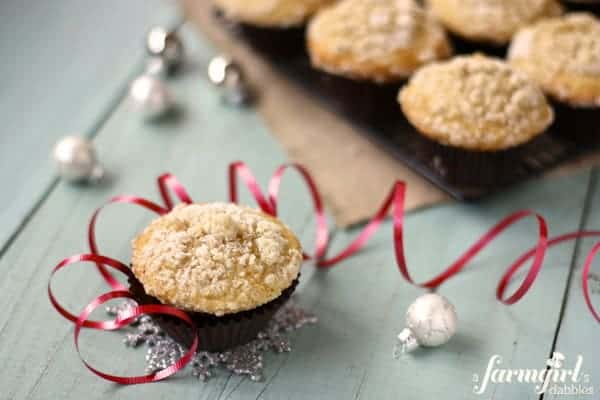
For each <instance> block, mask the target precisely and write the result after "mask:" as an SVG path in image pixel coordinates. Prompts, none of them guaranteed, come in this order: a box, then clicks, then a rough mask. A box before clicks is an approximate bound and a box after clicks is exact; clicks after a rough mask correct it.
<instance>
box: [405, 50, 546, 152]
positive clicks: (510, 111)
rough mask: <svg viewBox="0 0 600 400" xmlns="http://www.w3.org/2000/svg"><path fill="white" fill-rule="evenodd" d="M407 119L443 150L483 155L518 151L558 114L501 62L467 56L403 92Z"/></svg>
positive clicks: (437, 67)
mask: <svg viewBox="0 0 600 400" xmlns="http://www.w3.org/2000/svg"><path fill="white" fill-rule="evenodd" d="M399 100H400V102H401V104H402V108H403V110H404V111H405V113H406V114H407V117H408V118H409V119H410V120H411V122H413V124H415V125H417V127H420V128H424V130H425V131H426V132H425V133H428V134H429V135H430V136H433V137H434V139H436V140H438V141H440V142H441V143H443V144H450V145H455V146H459V147H464V148H469V149H478V150H497V149H503V148H508V147H512V146H516V145H518V144H521V143H523V142H525V141H527V140H529V139H530V138H531V137H532V136H534V135H536V134H538V133H539V132H540V131H541V130H543V129H545V128H546V127H547V126H548V125H549V124H550V123H551V121H552V119H553V114H552V110H551V108H550V107H549V105H548V103H547V101H546V99H545V97H544V95H543V93H542V92H541V90H540V89H539V88H538V87H537V86H536V85H535V84H534V83H532V82H531V81H530V80H529V79H528V78H527V77H526V76H525V75H524V74H522V73H519V72H516V71H514V70H513V69H512V68H510V66H508V65H507V64H506V63H504V62H503V61H501V60H499V59H493V58H489V57H485V56H482V55H474V56H461V57H455V58H454V59H452V60H450V61H448V62H443V63H434V64H430V65H428V66H426V67H423V68H422V69H420V70H419V71H417V73H416V74H415V75H413V77H412V79H411V80H410V82H409V84H408V85H406V86H405V87H404V88H403V89H402V90H401V92H400V96H399Z"/></svg>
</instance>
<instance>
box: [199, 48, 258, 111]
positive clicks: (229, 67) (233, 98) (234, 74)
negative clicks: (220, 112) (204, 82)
mask: <svg viewBox="0 0 600 400" xmlns="http://www.w3.org/2000/svg"><path fill="white" fill-rule="evenodd" d="M208 79H209V80H210V81H211V82H212V83H213V84H214V85H215V86H217V87H220V88H221V90H222V92H221V96H222V98H223V100H224V101H225V102H226V103H228V104H231V105H235V106H242V105H247V104H248V103H249V102H250V100H251V97H252V93H251V90H250V88H249V86H248V84H247V83H246V79H245V77H244V73H243V70H242V67H241V66H240V65H239V64H238V63H236V62H235V61H234V60H232V59H231V58H229V57H228V56H225V55H219V56H216V57H214V58H213V59H212V60H211V61H210V63H209V64H208Z"/></svg>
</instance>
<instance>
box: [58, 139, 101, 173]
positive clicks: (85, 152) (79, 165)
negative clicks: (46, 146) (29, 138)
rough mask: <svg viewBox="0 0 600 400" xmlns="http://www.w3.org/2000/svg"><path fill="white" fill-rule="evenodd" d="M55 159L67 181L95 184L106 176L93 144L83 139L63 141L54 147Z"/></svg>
mask: <svg viewBox="0 0 600 400" xmlns="http://www.w3.org/2000/svg"><path fill="white" fill-rule="evenodd" d="M53 158H54V163H55V164H56V167H57V169H58V173H59V174H60V176H61V177H62V178H63V179H65V180H67V181H70V182H95V181H98V180H100V179H101V178H102V176H103V175H104V170H103V169H102V167H101V166H100V164H99V163H98V160H97V158H96V152H95V151H94V147H93V146H92V143H91V142H90V141H89V140H87V139H85V138H83V137H79V136H67V137H65V138H63V139H61V140H60V141H59V142H58V143H56V145H55V146H54V152H53Z"/></svg>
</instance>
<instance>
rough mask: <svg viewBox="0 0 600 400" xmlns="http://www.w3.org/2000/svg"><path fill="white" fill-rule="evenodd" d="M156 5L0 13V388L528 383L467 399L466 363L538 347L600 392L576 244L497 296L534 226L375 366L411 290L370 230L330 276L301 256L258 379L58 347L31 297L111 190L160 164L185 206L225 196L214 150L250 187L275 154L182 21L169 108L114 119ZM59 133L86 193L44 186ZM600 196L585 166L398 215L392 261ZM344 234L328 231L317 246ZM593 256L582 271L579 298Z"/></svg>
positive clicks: (519, 357)
mask: <svg viewBox="0 0 600 400" xmlns="http://www.w3.org/2000/svg"><path fill="white" fill-rule="evenodd" d="M172 6H173V4H170V3H161V2H158V1H154V0H153V1H142V0H135V1H134V0H130V1H127V2H122V1H116V0H107V1H102V2H98V1H89V0H86V1H80V0H77V1H75V0H69V1H63V2H40V1H38V2H34V1H31V0H27V1H18V0H9V1H5V2H3V3H2V5H0V22H1V23H0V56H1V59H2V63H0V76H1V77H2V78H1V79H2V85H1V88H0V113H1V114H0V115H1V116H2V120H3V127H2V134H1V135H0V178H1V181H2V185H3V189H2V196H1V197H0V249H1V250H0V251H1V252H0V271H2V278H0V304H2V305H3V312H2V313H0V360H1V365H2V366H3V371H2V373H1V374H0V399H82V398H85V399H88V400H92V399H108V398H115V399H117V398H118V399H147V400H155V399H247V398H251V399H254V398H256V399H258V398H260V399H321V398H323V399H426V400H429V399H457V400H458V399H461V400H462V399H537V398H539V397H540V396H538V395H537V394H536V393H535V390H534V387H533V385H531V384H519V383H513V384H497V385H491V386H490V387H489V388H488V390H487V391H486V392H485V393H483V394H482V395H477V394H474V393H473V385H474V384H473V375H474V374H478V375H480V376H481V375H482V374H484V372H485V370H486V367H487V364H488V361H489V359H490V357H491V356H492V355H494V354H498V355H500V356H502V357H503V363H502V367H503V368H512V369H523V368H530V369H542V368H544V367H545V363H546V360H547V359H548V358H549V356H550V355H551V354H552V352H553V351H559V352H561V353H563V354H564V355H565V356H566V361H565V363H566V365H567V366H572V365H573V363H574V361H575V358H576V357H577V355H579V354H581V355H582V356H583V358H584V362H583V366H582V368H583V371H584V372H585V373H587V374H589V382H588V385H591V386H593V389H594V395H593V396H587V397H586V396H582V397H581V398H596V399H597V398H600V396H599V395H598V392H599V391H600V372H599V371H600V361H599V360H600V350H599V349H600V347H599V346H598V339H599V338H600V326H598V324H597V323H596V322H595V321H594V320H593V319H592V317H591V315H590V314H589V313H588V311H587V309H586V308H585V305H584V303H583V298H582V294H581V282H580V273H581V265H582V263H583V257H584V256H585V254H586V253H587V251H588V250H589V248H590V247H591V246H592V245H593V243H594V241H593V240H582V241H578V242H571V243H566V244H563V245H561V246H558V247H556V248H554V249H552V250H551V251H550V252H549V253H548V256H547V260H546V263H545V265H544V268H543V270H542V272H541V274H540V276H539V279H538V280H537V281H536V283H535V285H534V286H533V289H532V291H531V292H530V293H529V294H528V295H527V296H526V297H525V298H524V299H523V300H522V301H521V302H519V303H518V304H517V305H515V306H512V307H506V306H503V305H502V304H500V303H499V302H497V301H496V300H495V297H494V291H495V286H496V283H497V281H498V279H499V278H500V276H501V274H502V271H503V270H504V269H505V268H506V266H507V265H508V264H509V263H510V262H511V261H512V260H513V259H514V258H515V257H516V256H517V255H518V254H520V253H521V252H522V251H523V250H525V249H526V248H528V247H529V246H531V245H533V244H534V237H535V232H536V227H535V226H534V223H533V222H529V223H527V222H524V223H522V224H519V225H518V226H515V227H513V228H511V229H510V231H509V232H508V233H507V234H506V235H504V236H502V237H501V238H500V239H499V240H498V241H497V242H496V244H495V245H494V246H493V247H492V248H490V249H488V250H486V251H484V252H483V253H482V254H481V255H480V256H478V257H477V258H476V260H475V262H474V263H473V264H472V265H470V266H469V267H468V269H466V270H465V271H464V272H463V273H462V274H461V276H460V277H458V278H456V279H454V280H451V281H449V282H447V283H446V284H445V285H444V286H442V287H441V288H440V293H442V294H443V295H445V296H447V297H448V298H450V299H451V300H452V301H453V303H454V304H455V306H456V308H457V310H458V314H459V320H460V326H459V332H458V334H457V336H456V337H455V338H454V339H453V340H452V341H451V342H450V343H448V344H447V345H446V346H444V347H441V348H439V349H435V350H428V351H420V352H418V353H416V354H414V355H411V356H409V357H406V358H403V359H401V360H395V359H393V358H392V348H393V345H394V340H395V335H396V334H397V332H399V330H400V329H401V328H402V327H403V317H404V313H405V310H406V308H407V306H408V305H409V304H410V303H411V302H412V301H413V300H414V298H415V297H416V296H418V295H419V294H421V293H423V291H422V290H420V289H417V288H415V287H412V286H410V285H409V284H407V283H406V282H405V281H404V280H402V279H401V277H400V275H399V274H398V272H397V270H396V267H395V262H394V256H393V249H392V241H391V224H390V222H389V221H388V222H386V223H385V224H384V226H383V227H382V229H381V230H380V231H379V232H378V233H377V234H376V235H375V237H374V239H373V240H372V241H371V243H370V244H369V246H368V247H367V249H366V250H365V251H363V252H361V253H360V254H358V255H357V256H355V257H353V258H351V259H350V260H348V261H345V262H343V263H342V264H340V265H339V266H337V267H336V268H334V269H333V270H330V271H328V272H322V271H314V269H313V267H312V266H311V265H306V267H305V273H304V274H303V276H304V282H303V285H302V287H301V288H300V289H299V290H298V291H297V295H296V298H297V301H298V302H299V303H300V304H301V305H302V306H303V307H304V308H306V309H308V310H310V311H312V312H314V313H315V314H317V316H318V317H319V319H320V322H319V323H318V324H317V325H315V326H310V327H306V328H303V329H301V330H299V331H297V332H295V333H293V334H292V335H291V336H292V342H293V346H294V350H293V351H292V352H291V353H286V354H278V355H275V354H272V355H269V356H267V357H266V360H265V364H266V370H265V379H264V381H262V382H258V383H256V382H252V381H250V380H248V379H246V378H240V377H237V376H233V375H231V374H229V373H226V372H219V373H218V374H217V375H216V376H215V377H214V378H213V379H211V380H209V381H208V382H206V383H202V382H198V381H197V380H196V379H195V378H193V377H192V376H191V374H190V372H189V371H184V372H181V373H180V374H179V375H178V376H176V377H174V378H172V379H169V380H167V381H165V382H162V383H156V384H151V385H141V386H118V385H114V384H111V383H108V382H106V381H103V380H102V379H99V378H98V377H96V376H95V375H93V374H91V373H90V372H89V371H87V370H86V369H85V368H84V367H83V365H82V364H81V362H80V361H79V359H78V357H77V354H76V352H75V349H74V347H73V344H72V340H73V338H72V336H73V329H72V326H71V324H69V323H67V322H66V321H65V320H63V319H62V318H61V317H59V316H58V314H57V313H56V312H55V311H54V310H53V309H52V307H51V305H50V304H49V302H48V299H47V296H46V284H47V280H48V275H49V272H50V269H51V268H52V267H53V266H54V265H55V264H56V262H58V261H59V260H60V259H62V258H64V257H66V256H68V255H70V254H75V253H80V252H85V251H86V249H87V247H86V240H85V229H86V223H87V221H88V219H89V216H90V214H91V212H92V211H93V210H94V209H95V208H96V207H98V206H99V205H100V204H102V203H103V202H104V201H105V200H107V199H108V198H109V197H111V196H112V195H115V194H122V193H128V194H137V195H141V196H146V197H149V198H152V199H157V194H156V189H155V185H154V178H155V177H156V176H157V175H158V174H160V173H161V172H164V171H171V172H173V173H175V174H176V175H177V176H178V177H179V178H180V180H181V181H182V182H184V183H185V184H186V186H187V187H188V189H189V191H190V193H191V194H192V196H193V197H194V199H196V200H198V201H210V200H224V199H226V189H227V188H226V180H225V173H226V167H227V165H228V163H229V162H230V161H233V160H238V159H241V160H244V161H246V162H247V163H248V164H249V166H250V167H251V168H252V169H253V171H254V173H255V174H256V175H257V177H258V178H259V179H260V181H261V183H262V184H264V183H265V182H266V180H267V178H268V177H269V176H270V174H271V172H272V171H273V169H274V168H275V167H276V166H277V165H279V164H280V163H282V162H284V161H285V158H286V157H285V154H284V153H283V151H282V149H281V148H280V147H279V146H278V145H277V143H276V142H275V140H274V139H273V138H272V137H271V136H270V134H269V132H268V130H267V128H266V127H265V125H264V123H263V121H262V120H261V119H260V117H259V116H258V115H257V114H255V113H254V112H253V111H252V110H251V109H250V110H239V109H233V108H228V107H226V106H223V105H222V103H221V102H220V100H219V96H218V92H217V90H216V89H215V88H214V87H212V86H211V85H210V84H209V82H207V80H206V78H205V74H204V70H205V65H206V63H207V61H208V60H209V59H210V57H211V56H212V55H214V54H215V53H216V51H217V50H216V49H214V48H213V47H211V45H210V44H209V43H207V42H206V41H205V40H204V39H203V38H202V37H200V36H199V35H197V34H196V33H195V32H193V31H192V29H191V28H189V27H187V26H184V27H183V29H182V34H183V36H184V40H185V44H186V47H187V49H188V50H189V51H188V56H189V61H188V66H189V67H188V68H186V70H185V71H184V73H183V74H182V75H181V76H180V77H177V78H175V79H173V80H172V81H170V82H169V85H170V87H171V89H172V90H173V92H174V94H175V96H176V98H177V100H178V102H179V103H180V104H181V106H182V108H183V114H182V116H181V118H179V119H177V120H173V121H168V122H164V123H161V124H157V125H148V124H145V123H143V122H142V121H141V120H140V119H139V118H138V116H137V115H136V114H135V113H132V111H131V110H130V109H129V107H128V105H127V102H126V101H125V99H124V95H125V91H124V89H125V88H126V87H127V83H128V81H129V80H130V79H131V77H132V76H135V75H136V74H137V73H139V71H140V70H141V68H142V62H143V47H142V42H143V36H144V33H145V32H146V31H147V29H148V28H149V27H150V26H152V25H153V24H177V22H178V19H179V17H178V14H177V10H175V9H174V8H173V7H172ZM71 132H79V133H81V134H85V135H88V136H90V137H94V143H95V145H96V147H97V149H98V152H99V155H100V158H101V160H102V161H103V163H104V165H105V166H106V168H107V169H108V170H109V172H110V176H109V179H108V181H107V182H106V183H104V184H103V185H99V186H95V187H94V186H92V187H77V186H71V185H68V184H65V183H63V182H60V181H58V180H57V177H56V175H55V174H54V172H53V170H52V169H51V165H50V159H49V153H50V149H51V146H52V144H53V142H54V141H55V140H56V139H57V138H59V137H61V136H63V135H66V134H68V133H71ZM399 178H402V177H399ZM409 190H410V188H409ZM283 191H284V192H285V194H284V196H283V197H284V198H285V200H284V201H283V203H282V205H281V210H280V215H281V216H282V218H283V219H284V220H285V221H286V222H287V223H288V224H289V225H291V226H292V228H294V229H295V230H296V231H297V233H298V234H299V235H300V237H301V238H302V239H303V240H304V241H305V242H307V243H308V242H310V240H311V239H312V234H313V228H312V224H311V223H310V215H311V207H310V202H309V199H308V196H307V195H306V193H305V192H304V190H303V189H302V185H301V184H300V181H299V180H298V179H297V178H291V179H290V180H289V182H288V181H286V182H285V184H284V187H283ZM242 200H243V201H245V202H248V201H249V196H248V195H247V194H245V195H244V196H243V199H242ZM598 204H600V187H599V184H598V171H597V170H590V169H585V170H581V171H580V172H579V173H577V174H575V175H572V176H569V177H562V178H555V179H549V180H544V181H534V182H528V183H527V184H524V185H521V186H520V187H516V188H513V189H510V190H508V191H506V192H505V193H503V194H500V195H498V196H495V197H493V198H490V199H488V200H486V201H484V202H482V203H480V204H470V205H465V204H451V205H444V206H440V207H436V208H432V209H428V210H425V211H420V212H415V213H411V214H409V216H408V217H407V221H406V224H407V226H406V231H407V239H406V240H407V243H406V247H407V249H408V261H409V264H410V265H411V266H412V268H413V270H412V271H413V273H414V277H415V278H416V279H417V280H419V281H421V280H425V279H427V278H430V277H431V276H433V275H434V274H435V273H437V272H439V271H441V269H442V268H443V267H444V266H446V265H447V264H449V263H450V262H451V261H452V260H454V259H455V258H456V257H457V256H458V255H459V254H460V253H461V252H462V251H463V250H465V249H466V247H467V246H468V245H469V244H470V243H472V242H473V241H474V240H475V239H476V238H478V237H479V236H480V235H481V234H482V233H483V232H485V231H486V230H487V228H489V227H490V226H491V225H492V224H494V223H495V222H496V221H497V220H499V219H500V218H501V217H503V216H505V215H506V214H508V213H510V212H512V211H514V210H516V209H521V208H534V209H535V210H537V211H539V212H540V213H542V214H544V215H545V216H546V217H547V218H548V220H549V224H550V229H551V232H552V233H553V234H558V233H562V232H566V231H571V230H574V229H577V228H581V227H587V228H596V229H598V228H599V227H600V209H598ZM148 220H149V215H148V214H147V213H144V212H143V211H140V210H138V209H136V208H133V207H127V206H122V207H114V208H111V209H109V210H107V211H106V214H105V215H104V216H103V219H102V221H101V222H100V225H99V227H98V236H99V238H101V249H102V251H103V253H105V254H109V255H112V256H114V257H116V258H119V259H121V260H127V259H128V258H129V240H130V238H131V237H132V235H134V234H135V233H136V232H137V231H139V230H140V229H141V228H142V227H143V226H144V224H146V223H147V222H148ZM357 231H358V230H350V231H337V232H335V238H334V241H333V244H332V247H333V249H332V250H333V251H335V250H336V249H340V248H342V247H343V246H344V245H345V244H347V243H348V242H349V241H350V240H351V239H352V238H353V237H354V236H355V235H356V233H357ZM308 247H310V245H308ZM598 264H600V261H599V262H597V263H596V265H595V268H596V273H595V275H594V279H593V280H592V282H591V284H592V296H593V301H595V302H596V303H597V304H599V303H600V301H599V299H598V296H599V293H600V289H599V288H598V276H599V275H598V271H600V265H598ZM514 288H515V286H514V285H513V286H511V289H514ZM105 290H106V287H105V286H104V285H103V284H102V283H101V282H100V280H99V279H97V276H96V274H95V273H94V272H90V269H89V268H73V269H71V270H70V271H69V272H68V273H65V274H61V275H59V276H58V277H57V280H56V285H55V291H56V292H57V293H59V295H60V298H61V299H62V300H63V302H64V303H65V304H66V305H67V306H68V307H70V309H71V310H78V309H80V307H81V306H82V305H83V304H85V303H87V301H89V299H90V298H92V297H93V296H96V295H98V294H100V293H102V292H104V291H105ZM78 307H79V308H78ZM122 338H123V336H122V334H120V333H99V332H84V334H83V337H82V345H83V346H84V349H85V350H84V353H85V356H86V357H87V358H88V359H89V360H90V361H92V362H93V363H94V364H95V365H96V366H98V367H99V368H103V369H105V370H110V371H113V372H114V373H122V374H135V373H140V372H141V371H142V368H143V354H144V351H143V350H131V349H126V348H125V347H123V345H122V343H121V341H122ZM544 398H546V399H548V398H552V399H554V398H579V397H576V396H575V397H574V396H569V397H561V396H552V395H550V394H546V395H545V397H544Z"/></svg>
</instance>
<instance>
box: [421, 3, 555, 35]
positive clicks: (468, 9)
mask: <svg viewBox="0 0 600 400" xmlns="http://www.w3.org/2000/svg"><path fill="white" fill-rule="evenodd" d="M427 2H428V4H429V6H430V7H431V9H432V11H433V13H434V14H435V15H436V16H438V17H439V18H440V19H441V20H442V21H444V23H448V25H449V26H450V27H451V28H456V29H454V30H459V31H460V32H463V33H466V34H467V36H473V37H475V38H481V39H484V38H485V39H490V40H492V41H497V42H508V41H509V40H510V38H511V36H512V35H513V34H514V32H515V31H517V30H518V29H519V28H520V27H522V26H524V25H526V24H528V23H531V22H533V21H535V20H537V19H539V18H541V17H545V16H556V15H560V14H561V13H562V8H561V7H560V5H559V4H558V3H557V2H556V0H427ZM454 18H457V20H454Z"/></svg>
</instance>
